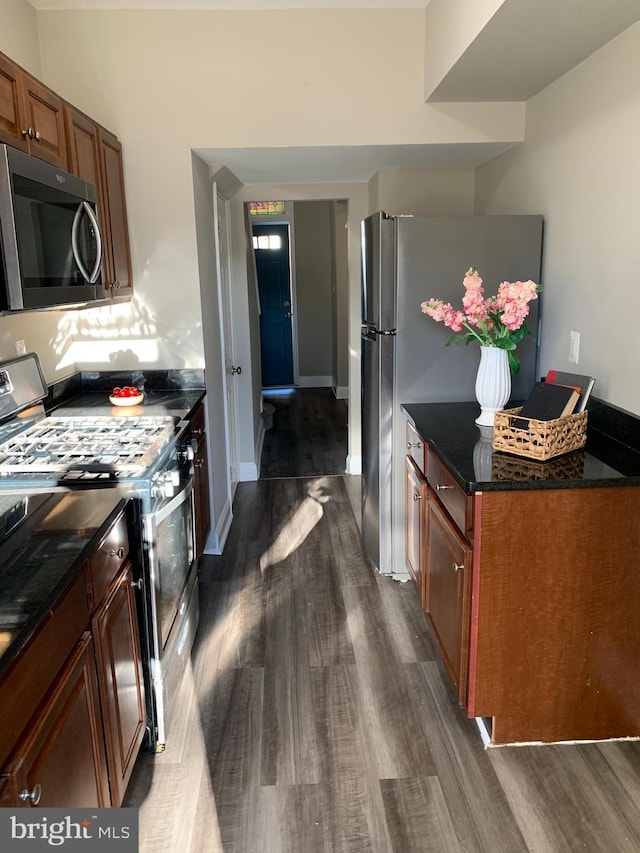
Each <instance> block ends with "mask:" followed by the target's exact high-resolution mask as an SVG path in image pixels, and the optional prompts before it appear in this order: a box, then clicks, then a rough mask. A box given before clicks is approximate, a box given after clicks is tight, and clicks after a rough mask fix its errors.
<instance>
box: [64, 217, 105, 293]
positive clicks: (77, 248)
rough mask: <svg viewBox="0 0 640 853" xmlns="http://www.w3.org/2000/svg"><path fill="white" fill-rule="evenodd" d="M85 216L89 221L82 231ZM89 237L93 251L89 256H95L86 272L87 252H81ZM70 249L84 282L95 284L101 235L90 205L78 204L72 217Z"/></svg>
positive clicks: (99, 256) (100, 249)
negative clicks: (92, 244) (92, 242)
mask: <svg viewBox="0 0 640 853" xmlns="http://www.w3.org/2000/svg"><path fill="white" fill-rule="evenodd" d="M85 216H86V218H87V219H88V221H89V225H88V226H86V225H85V227H84V229H83V219H84V217H85ZM89 235H90V237H91V238H92V239H93V241H94V251H92V252H91V254H95V259H94V263H93V267H92V268H91V270H88V269H87V267H86V265H85V255H86V254H87V252H85V251H83V249H84V248H85V247H86V244H87V239H88V236H89ZM71 248H72V250H73V257H74V258H75V262H76V264H77V265H78V269H79V270H80V272H81V273H82V277H83V278H84V279H85V281H87V282H89V284H95V283H96V281H97V280H98V276H99V275H100V265H101V263H102V235H101V234H100V226H99V225H98V220H97V219H96V215H95V213H94V212H93V209H92V207H91V205H90V204H89V203H88V202H86V201H82V202H80V204H79V205H78V209H77V210H76V214H75V216H74V217H73V225H72V227H71Z"/></svg>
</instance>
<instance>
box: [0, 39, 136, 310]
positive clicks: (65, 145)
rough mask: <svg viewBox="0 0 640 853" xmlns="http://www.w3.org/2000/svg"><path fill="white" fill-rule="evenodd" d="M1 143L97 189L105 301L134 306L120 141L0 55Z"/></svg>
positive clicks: (7, 58)
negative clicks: (82, 180)
mask: <svg viewBox="0 0 640 853" xmlns="http://www.w3.org/2000/svg"><path fill="white" fill-rule="evenodd" d="M0 142H5V143H6V144H7V145H11V146H13V147H14V148H19V149H20V150H21V151H26V152H27V153H28V154H32V155H33V156H35V157H39V158H40V159H41V160H46V161H47V162H49V163H52V164H53V165H55V166H60V167H61V168H62V169H64V170H65V171H67V172H71V173H72V174H74V175H77V176H78V177H79V178H83V179H84V180H85V181H88V182H89V183H92V184H94V185H95V187H96V193H97V201H98V220H99V222H100V223H101V225H102V231H103V238H104V240H103V253H104V254H103V262H102V280H103V282H104V286H105V290H106V291H107V292H106V293H105V300H108V301H112V302H125V301H128V300H129V299H130V298H131V292H132V284H133V279H132V275H131V252H130V248H129V230H128V225H127V208H126V202H125V195H124V173H123V168H122V146H121V145H120V143H119V142H118V139H117V138H116V137H115V136H114V135H113V134H112V133H110V132H109V131H108V130H106V129H105V128H104V127H101V126H100V125H99V124H98V123H97V122H96V121H94V120H93V119H92V118H90V117H89V116H87V115H85V114H84V113H82V112H80V110H77V109H76V108H75V107H74V106H73V105H72V104H69V103H66V102H65V101H63V99H62V98H60V97H59V96H58V95H56V93H55V92H53V91H52V90H51V89H48V88H47V87H46V86H45V85H43V84H42V83H40V82H39V81H38V80H36V79H35V77H32V76H31V75H30V74H28V73H27V72H26V71H25V70H24V69H23V68H21V67H20V66H19V65H17V64H16V63H15V62H13V61H12V60H11V59H9V57H8V56H5V55H4V54H3V53H0Z"/></svg>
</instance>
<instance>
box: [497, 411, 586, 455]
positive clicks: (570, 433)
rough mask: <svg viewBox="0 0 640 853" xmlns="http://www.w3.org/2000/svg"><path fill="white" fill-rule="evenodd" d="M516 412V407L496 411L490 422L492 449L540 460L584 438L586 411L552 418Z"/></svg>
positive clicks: (565, 450)
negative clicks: (491, 422) (527, 415)
mask: <svg viewBox="0 0 640 853" xmlns="http://www.w3.org/2000/svg"><path fill="white" fill-rule="evenodd" d="M519 412H520V409H519V408H518V409H506V410H505V411H504V412H496V414H495V419H494V424H493V447H494V449H495V450H503V451H505V452H506V453H513V454H515V455H516V456H526V457H528V458H529V459H537V460H538V461H540V462H544V461H545V460H547V459H553V458H554V457H556V456H562V454H563V453H570V452H571V451H572V450H578V449H579V448H581V447H584V446H585V444H586V442H587V413H586V412H577V413H576V414H574V415H567V417H565V418H556V420H553V421H537V420H535V419H534V418H521V417H519V416H518V413H519Z"/></svg>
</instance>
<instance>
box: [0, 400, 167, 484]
mask: <svg viewBox="0 0 640 853" xmlns="http://www.w3.org/2000/svg"><path fill="white" fill-rule="evenodd" d="M174 423H175V422H174V419H173V418H172V417H169V416H166V417H152V416H141V417H123V418H114V417H67V418H65V417H49V418H44V419H43V420H41V421H38V423H36V424H33V425H32V426H31V427H29V428H27V429H26V430H24V432H21V433H18V434H17V435H15V436H13V437H12V438H10V439H8V440H7V441H5V442H4V443H3V444H0V476H2V477H4V476H7V475H9V474H16V473H18V474H23V473H30V474H37V473H55V474H64V475H65V479H76V478H77V479H81V478H83V477H84V478H89V479H91V478H96V479H104V478H105V477H112V478H113V477H118V476H136V475H140V474H142V473H143V472H144V471H145V470H146V468H148V467H149V466H150V465H151V464H152V463H153V462H155V461H156V459H157V458H158V455H159V453H160V452H161V451H162V450H163V449H164V447H165V446H166V445H167V443H168V442H169V441H170V440H171V438H172V437H173V435H174Z"/></svg>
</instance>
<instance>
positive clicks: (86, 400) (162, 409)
mask: <svg viewBox="0 0 640 853" xmlns="http://www.w3.org/2000/svg"><path fill="white" fill-rule="evenodd" d="M112 387H113V386H112ZM204 395H205V392H204V391H202V390H183V389H181V390H172V389H158V390H151V391H145V392H144V399H143V401H142V403H140V405H138V406H132V407H128V406H126V407H125V406H122V407H120V406H113V405H112V404H111V403H110V402H109V392H108V391H106V392H105V391H89V392H85V391H83V392H82V393H80V394H77V395H76V396H74V397H68V398H66V399H65V400H64V401H63V402H61V403H59V404H58V405H57V406H55V407H53V408H49V409H47V414H52V413H55V414H61V415H65V416H66V415H77V416H85V415H100V416H104V415H112V416H113V417H123V416H125V415H171V416H172V417H177V418H178V419H179V420H184V419H186V418H189V417H190V416H191V414H192V412H193V410H194V409H195V407H196V406H197V404H198V403H199V402H200V401H201V400H202V399H203V397H204Z"/></svg>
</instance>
